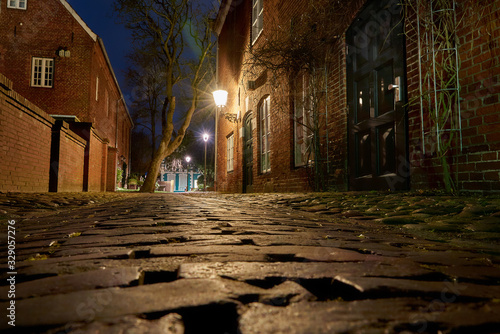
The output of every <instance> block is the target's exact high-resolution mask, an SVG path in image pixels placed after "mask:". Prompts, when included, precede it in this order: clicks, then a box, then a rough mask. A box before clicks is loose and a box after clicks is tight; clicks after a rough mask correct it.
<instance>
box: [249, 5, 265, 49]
mask: <svg viewBox="0 0 500 334" xmlns="http://www.w3.org/2000/svg"><path fill="white" fill-rule="evenodd" d="M263 2H264V0H253V8H252V44H253V43H255V41H256V40H257V38H259V36H260V34H261V33H262V29H263V28H264V24H263V23H264V6H263Z"/></svg>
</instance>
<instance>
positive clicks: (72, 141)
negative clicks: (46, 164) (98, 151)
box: [57, 122, 87, 192]
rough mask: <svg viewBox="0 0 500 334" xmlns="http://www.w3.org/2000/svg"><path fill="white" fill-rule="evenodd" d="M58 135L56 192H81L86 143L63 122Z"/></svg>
mask: <svg viewBox="0 0 500 334" xmlns="http://www.w3.org/2000/svg"><path fill="white" fill-rule="evenodd" d="M60 131H61V133H60V146H59V171H58V185H57V191H58V192H78V191H82V190H83V175H84V172H83V166H84V157H85V145H86V144H87V142H86V141H85V140H83V139H82V138H81V137H79V136H78V135H76V134H75V133H74V132H73V131H71V130H70V129H69V125H68V124H67V123H66V122H63V125H62V127H61V130H60Z"/></svg>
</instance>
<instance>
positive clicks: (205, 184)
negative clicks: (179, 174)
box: [203, 133, 208, 191]
mask: <svg viewBox="0 0 500 334" xmlns="http://www.w3.org/2000/svg"><path fill="white" fill-rule="evenodd" d="M203 141H205V169H204V170H203V176H204V180H203V181H204V182H203V191H207V141H208V133H205V134H203Z"/></svg>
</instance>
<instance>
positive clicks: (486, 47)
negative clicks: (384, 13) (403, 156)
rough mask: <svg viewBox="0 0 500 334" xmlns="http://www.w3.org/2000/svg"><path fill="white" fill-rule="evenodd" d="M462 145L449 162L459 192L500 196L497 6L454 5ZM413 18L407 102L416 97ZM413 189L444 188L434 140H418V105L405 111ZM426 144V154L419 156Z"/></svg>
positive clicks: (409, 23) (411, 15)
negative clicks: (458, 62)
mask: <svg viewBox="0 0 500 334" xmlns="http://www.w3.org/2000/svg"><path fill="white" fill-rule="evenodd" d="M457 3H458V6H457V8H458V10H457V17H458V18H459V19H460V18H462V17H463V19H461V25H460V29H459V30H458V32H457V36H458V38H459V57H460V64H461V65H460V72H459V77H460V86H461V92H460V94H461V99H462V100H461V101H462V102H461V104H460V108H461V118H462V122H461V127H462V138H463V140H462V144H463V149H462V150H460V147H459V143H458V142H457V144H456V145H454V149H453V156H454V157H453V158H450V159H449V162H450V164H451V167H452V172H453V174H454V176H455V177H457V178H458V189H459V190H466V191H486V192H491V191H493V192H494V191H500V103H499V99H500V98H499V96H500V83H499V78H500V28H499V27H497V24H496V22H498V19H499V18H500V1H498V0H494V1H490V2H487V3H486V2H484V1H483V2H480V3H479V2H478V3H476V2H471V1H463V0H461V1H457ZM414 18H415V13H414V12H410V13H409V19H408V20H407V28H406V30H407V34H408V35H409V36H408V38H407V59H408V63H407V70H408V91H409V98H410V100H411V99H412V98H414V97H418V96H419V86H418V82H419V81H418V79H419V76H418V45H417V43H416V37H417V31H416V29H415V28H416V26H415V21H414ZM408 118H409V149H410V166H411V170H410V173H411V187H412V188H413V189H419V188H442V187H443V184H442V178H441V172H442V168H441V166H440V162H439V160H438V159H437V158H436V157H435V151H436V150H435V138H432V137H431V138H429V136H427V138H426V139H425V140H422V135H421V126H420V125H421V120H420V108H419V106H412V107H410V108H409V111H408ZM423 145H425V150H426V152H425V154H424V152H423Z"/></svg>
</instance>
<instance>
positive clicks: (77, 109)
mask: <svg viewBox="0 0 500 334" xmlns="http://www.w3.org/2000/svg"><path fill="white" fill-rule="evenodd" d="M71 11H72V9H69V10H68V9H67V8H65V6H64V5H63V4H61V2H60V1H59V0H46V1H30V2H29V3H28V6H27V10H18V9H11V8H7V1H1V2H0V73H3V74H5V75H6V76H7V77H8V78H9V79H11V80H12V81H13V82H15V83H16V90H17V91H18V92H19V93H20V94H21V95H23V96H25V97H26V98H27V99H28V100H30V101H32V102H33V103H35V104H36V105H37V106H39V107H40V108H41V109H42V110H44V111H46V112H47V113H48V114H56V115H60V114H62V115H75V116H77V117H78V119H79V120H80V121H81V122H91V123H93V126H94V127H95V128H96V129H97V130H98V131H99V132H100V133H101V135H102V136H103V138H107V139H108V140H109V142H110V145H111V146H113V147H117V148H118V149H119V156H123V157H124V158H125V160H126V161H128V159H129V138H130V130H131V128H132V122H131V120H130V118H129V116H128V112H127V110H126V107H125V104H124V101H123V100H121V92H120V89H119V87H118V86H117V84H116V82H115V78H114V77H113V73H112V69H111V68H110V66H109V64H108V60H107V58H106V56H105V53H104V50H103V47H104V46H103V45H102V44H101V41H100V39H99V38H98V37H97V36H96V35H95V34H94V33H93V32H91V31H90V29H85V28H84V27H86V25H85V24H84V23H83V26H82V24H81V23H80V22H78V20H77V19H75V17H74V16H73V15H72V13H71ZM60 49H64V50H67V51H69V52H70V57H60V56H59V55H58V53H57V51H58V50H60ZM32 57H44V58H45V57H46V58H53V59H54V62H55V64H54V68H55V70H54V83H53V87H52V88H39V87H31V73H32V69H31V67H32ZM97 78H99V87H96V82H97ZM96 91H97V100H96ZM117 110H118V117H117V115H116V113H117ZM116 138H118V142H117V143H115V141H116Z"/></svg>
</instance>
